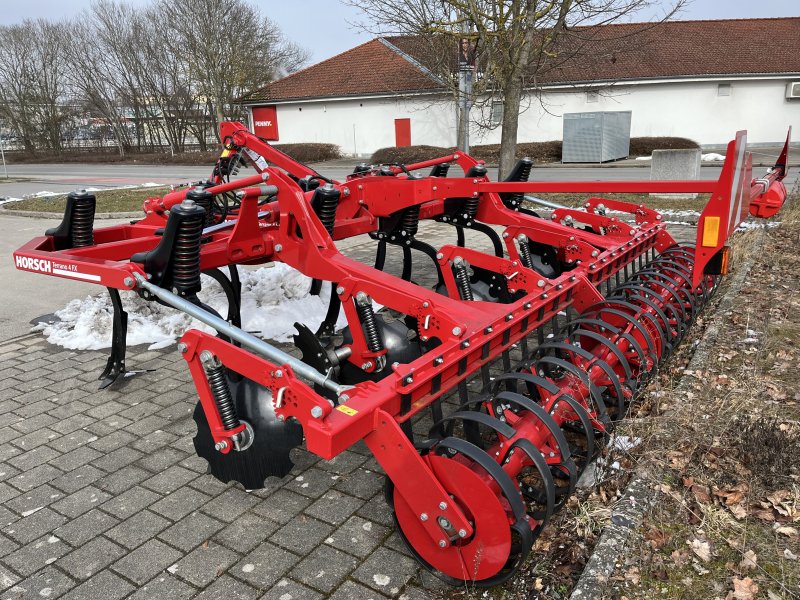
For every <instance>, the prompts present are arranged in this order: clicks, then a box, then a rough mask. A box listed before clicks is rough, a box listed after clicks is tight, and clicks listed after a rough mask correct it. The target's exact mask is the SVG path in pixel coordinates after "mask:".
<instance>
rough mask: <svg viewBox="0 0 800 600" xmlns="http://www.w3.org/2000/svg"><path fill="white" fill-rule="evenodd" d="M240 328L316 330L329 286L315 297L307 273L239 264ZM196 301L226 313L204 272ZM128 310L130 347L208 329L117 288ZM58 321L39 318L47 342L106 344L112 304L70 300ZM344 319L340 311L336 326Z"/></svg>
mask: <svg viewBox="0 0 800 600" xmlns="http://www.w3.org/2000/svg"><path fill="white" fill-rule="evenodd" d="M240 276H241V280H242V329H244V330H245V331H248V332H251V333H253V334H255V335H258V336H260V337H263V338H265V339H271V340H275V341H278V342H285V341H290V340H291V339H292V336H293V335H294V333H295V329H294V323H295V322H296V321H298V320H302V322H303V323H305V324H306V325H307V326H308V327H310V328H311V330H312V331H313V330H315V329H316V328H317V327H318V326H319V324H320V323H322V321H323V320H324V318H325V313H326V312H327V310H328V299H329V297H330V286H329V285H323V286H322V292H321V293H320V295H319V296H312V295H311V294H309V290H310V287H311V278H309V277H306V276H305V275H303V274H302V273H300V272H299V271H296V270H294V269H292V268H291V267H289V266H288V265H285V264H283V263H275V264H274V266H270V267H261V268H259V269H255V270H251V269H241V270H240ZM202 285H203V290H202V291H201V292H200V294H199V298H200V300H201V301H202V302H203V303H204V304H206V305H208V306H210V307H211V308H213V309H214V310H216V311H217V312H218V313H220V314H221V315H223V316H225V315H226V314H227V300H226V298H225V294H224V292H223V291H222V289H221V288H220V287H219V285H218V284H217V283H216V282H215V281H214V280H213V279H211V278H210V277H206V276H205V275H204V276H203V282H202ZM121 295H122V303H123V306H124V307H125V310H126V311H127V313H128V338H127V342H128V345H129V346H135V345H138V344H148V345H149V347H150V348H151V349H154V348H163V347H165V346H169V345H170V344H172V343H173V342H174V341H175V340H176V339H178V338H179V337H180V336H182V335H183V333H184V332H185V331H186V330H187V329H192V328H195V329H200V330H202V331H206V332H209V333H211V332H212V331H213V330H212V329H211V328H209V327H207V326H206V325H204V324H202V323H200V322H199V321H196V320H195V319H192V318H191V317H189V316H188V315H186V314H184V313H181V312H178V311H176V310H174V309H172V308H169V307H165V306H162V305H161V304H158V303H156V302H147V301H145V300H142V299H141V298H139V296H137V295H136V294H135V293H134V292H121ZM55 315H56V317H58V319H59V320H58V321H55V322H53V323H40V324H38V325H36V326H35V327H34V328H33V329H32V330H33V331H42V332H43V334H44V335H45V337H46V338H47V341H48V342H50V343H51V344H55V345H57V346H62V347H64V348H68V349H70V350H98V349H100V348H109V347H110V346H111V331H112V315H113V307H112V306H111V300H110V298H109V296H108V294H107V293H105V292H102V293H99V294H97V295H95V296H87V297H86V298H84V299H76V300H72V301H70V302H69V303H67V305H66V306H65V307H64V308H62V309H61V310H58V311H56V313H55ZM346 324H347V322H346V319H345V317H344V311H342V312H340V314H339V320H338V322H337V324H336V326H337V328H342V327H344V326H345V325H346Z"/></svg>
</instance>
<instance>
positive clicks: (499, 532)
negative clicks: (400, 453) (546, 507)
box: [391, 438, 533, 587]
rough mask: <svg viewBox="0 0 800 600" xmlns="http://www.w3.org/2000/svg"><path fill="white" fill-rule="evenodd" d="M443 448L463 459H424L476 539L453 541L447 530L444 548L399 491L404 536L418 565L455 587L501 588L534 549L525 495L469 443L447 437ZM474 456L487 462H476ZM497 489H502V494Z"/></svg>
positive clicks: (397, 515)
mask: <svg viewBox="0 0 800 600" xmlns="http://www.w3.org/2000/svg"><path fill="white" fill-rule="evenodd" d="M440 445H443V448H440V449H445V450H451V451H453V450H456V449H457V450H458V454H457V455H456V456H457V458H448V457H447V456H440V455H438V454H435V453H434V452H431V453H429V454H427V455H426V456H424V457H423V459H424V460H426V461H427V462H428V465H429V466H430V468H431V470H432V471H433V473H434V474H435V475H436V477H437V478H438V479H439V482H440V483H441V485H442V487H444V489H445V490H446V491H447V493H448V494H449V495H450V498H451V499H452V501H453V502H455V503H456V505H457V506H458V507H459V508H460V509H461V511H462V512H463V513H464V514H465V515H466V517H467V519H468V520H469V521H470V523H471V524H472V529H473V534H472V536H470V537H466V538H463V539H462V538H459V537H458V535H457V534H456V535H454V536H452V537H451V538H450V539H449V540H448V539H446V538H447V535H446V533H445V532H444V530H443V531H442V540H443V541H444V542H445V545H444V547H441V546H440V543H441V541H442V540H439V541H437V540H433V539H431V537H430V536H429V535H428V533H427V532H426V531H425V529H424V528H423V526H422V525H423V522H422V521H421V519H420V515H418V514H415V513H414V512H413V511H412V510H411V508H410V507H409V505H408V503H407V502H406V500H405V499H404V498H403V496H402V495H401V494H400V493H399V492H398V491H397V488H393V490H391V491H392V492H393V504H394V519H395V522H396V524H397V527H398V531H399V533H400V536H401V537H402V538H403V540H404V541H405V543H406V545H407V546H408V548H409V549H410V550H411V552H412V553H413V554H414V555H415V557H416V558H417V560H418V561H419V562H420V563H422V565H423V566H424V567H425V568H427V569H428V570H429V571H431V573H433V574H434V575H435V576H436V577H438V578H440V579H442V580H443V581H445V582H447V583H450V584H451V585H461V584H463V583H464V582H465V581H467V582H470V583H473V584H474V585H477V586H480V587H490V586H493V585H498V584H500V583H502V582H504V581H506V580H507V579H509V578H510V577H511V576H513V575H514V573H516V571H517V570H518V569H519V567H520V566H521V564H522V561H523V560H524V558H525V557H526V556H527V554H528V552H529V551H530V548H531V545H532V544H533V537H532V534H531V529H530V525H529V524H528V522H527V519H526V518H525V508H524V505H523V503H522V498H521V496H520V494H519V490H518V489H516V486H515V485H514V484H513V483H512V481H511V479H510V478H509V477H508V475H506V474H505V472H504V471H503V470H502V467H500V465H498V464H497V463H496V462H494V461H493V460H492V459H491V458H489V456H488V455H487V454H486V453H485V452H483V451H482V450H480V449H479V448H477V447H476V446H473V445H472V444H469V442H465V441H464V440H459V439H456V438H446V439H445V440H442V441H441V442H440ZM468 448H469V450H467V449H468ZM467 454H469V455H470V456H467ZM473 455H474V456H475V457H478V456H480V455H482V456H483V457H485V458H483V459H482V460H480V461H475V460H472V458H473ZM492 484H497V485H498V486H499V488H500V490H501V494H500V495H498V493H497V492H495V491H494V489H493V487H494V486H493V485H492Z"/></svg>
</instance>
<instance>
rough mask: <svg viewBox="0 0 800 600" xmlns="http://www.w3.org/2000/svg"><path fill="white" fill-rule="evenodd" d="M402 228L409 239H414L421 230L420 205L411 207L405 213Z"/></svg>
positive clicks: (401, 221) (401, 222)
mask: <svg viewBox="0 0 800 600" xmlns="http://www.w3.org/2000/svg"><path fill="white" fill-rule="evenodd" d="M400 227H401V228H402V229H403V231H405V232H406V233H407V234H408V236H409V237H414V236H415V235H416V234H417V231H418V230H419V204H417V205H416V206H409V207H408V208H407V209H405V210H404V211H403V218H402V219H401V220H400Z"/></svg>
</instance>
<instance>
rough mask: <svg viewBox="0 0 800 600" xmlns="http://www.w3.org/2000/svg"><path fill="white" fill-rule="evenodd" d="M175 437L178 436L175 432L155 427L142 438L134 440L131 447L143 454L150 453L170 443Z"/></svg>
mask: <svg viewBox="0 0 800 600" xmlns="http://www.w3.org/2000/svg"><path fill="white" fill-rule="evenodd" d="M177 438H178V436H176V435H175V434H172V433H169V432H166V431H163V430H162V429H156V430H155V431H152V432H151V433H148V434H147V435H145V436H144V437H143V438H140V439H138V440H136V441H135V442H134V443H133V448H135V449H136V450H138V451H139V452H144V453H145V454H152V453H155V452H157V451H159V450H160V449H162V448H163V447H164V446H167V445H168V444H171V443H172V442H174V441H175V440H176V439H177Z"/></svg>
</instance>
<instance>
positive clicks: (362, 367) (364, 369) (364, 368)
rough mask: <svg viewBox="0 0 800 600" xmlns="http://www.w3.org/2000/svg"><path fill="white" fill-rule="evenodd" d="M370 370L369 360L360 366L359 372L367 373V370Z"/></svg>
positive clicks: (370, 362) (370, 363)
mask: <svg viewBox="0 0 800 600" xmlns="http://www.w3.org/2000/svg"><path fill="white" fill-rule="evenodd" d="M371 368H372V361H369V360H368V361H367V362H365V363H363V364H362V365H361V370H362V371H367V370H369V369H371Z"/></svg>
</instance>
